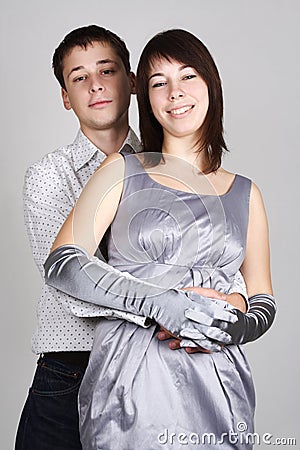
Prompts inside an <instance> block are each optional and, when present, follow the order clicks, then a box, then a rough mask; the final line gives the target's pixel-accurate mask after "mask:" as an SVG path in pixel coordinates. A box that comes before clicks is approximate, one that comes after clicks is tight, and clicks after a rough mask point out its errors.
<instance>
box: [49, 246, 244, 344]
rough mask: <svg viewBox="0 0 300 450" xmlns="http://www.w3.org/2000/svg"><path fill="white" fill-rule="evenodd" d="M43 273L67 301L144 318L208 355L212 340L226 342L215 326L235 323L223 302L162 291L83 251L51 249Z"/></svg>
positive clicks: (171, 290) (179, 292) (224, 333)
mask: <svg viewBox="0 0 300 450" xmlns="http://www.w3.org/2000/svg"><path fill="white" fill-rule="evenodd" d="M44 268H45V281H46V283H47V284H49V285H50V286H53V287H55V288H57V289H59V290H61V291H63V292H65V293H67V294H69V295H71V296H72V297H75V298H79V299H81V300H83V301H86V302H89V303H93V304H97V305H100V306H104V307H108V308H112V309H118V310H121V311H127V312H131V313H133V314H136V315H142V316H145V317H149V318H150V319H153V320H155V321H156V322H157V323H158V324H160V325H161V326H163V327H164V328H166V329H167V330H169V331H170V332H171V333H172V334H174V335H176V336H178V337H184V336H188V337H189V338H191V339H192V340H193V341H194V342H195V344H197V345H201V346H202V347H204V348H207V349H208V350H212V351H214V350H219V349H220V346H219V344H218V343H216V342H214V341H216V340H218V339H220V338H221V341H222V342H230V341H231V337H230V336H229V335H228V334H227V333H226V332H224V331H222V329H221V328H220V327H218V328H216V327H211V325H212V324H213V322H214V321H215V322H216V323H220V324H222V325H223V326H224V328H226V327H225V325H228V324H229V323H232V322H235V321H236V320H237V317H236V315H235V314H234V313H233V312H232V310H231V308H229V309H226V308H227V307H226V305H227V303H226V302H223V301H217V300H213V299H209V298H207V297H202V296H200V295H197V294H195V293H193V292H188V291H186V292H185V291H180V290H176V289H168V290H166V289H163V288H160V287H159V286H155V285H152V284H150V283H146V282H144V281H141V280H138V279H136V278H134V277H132V276H131V275H129V274H127V273H123V272H120V271H119V270H116V269H114V268H113V267H111V266H110V265H108V264H106V263H105V262H103V261H100V260H99V259H98V258H95V257H93V258H89V256H88V254H87V253H86V251H85V250H84V249H82V248H80V247H78V246H76V245H64V246H62V247H59V248H57V249H55V250H54V251H53V252H52V253H51V254H50V255H49V257H48V258H47V260H46V262H45V264H44ZM195 299H197V302H195V301H194V300H195ZM187 310H189V311H194V312H195V313H197V317H196V318H193V319H192V321H191V320H189V319H188V318H187V317H186V316H185V312H186V311H187ZM208 335H209V336H208ZM216 338H218V339H216Z"/></svg>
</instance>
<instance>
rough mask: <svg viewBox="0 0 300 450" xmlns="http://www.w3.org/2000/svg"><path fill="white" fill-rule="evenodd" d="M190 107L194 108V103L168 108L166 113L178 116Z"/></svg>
mask: <svg viewBox="0 0 300 450" xmlns="http://www.w3.org/2000/svg"><path fill="white" fill-rule="evenodd" d="M192 108H194V105H186V106H180V107H178V108H173V109H170V110H169V111H167V112H168V114H171V115H174V116H180V115H182V114H185V113H186V112H188V111H190V110H191V109H192Z"/></svg>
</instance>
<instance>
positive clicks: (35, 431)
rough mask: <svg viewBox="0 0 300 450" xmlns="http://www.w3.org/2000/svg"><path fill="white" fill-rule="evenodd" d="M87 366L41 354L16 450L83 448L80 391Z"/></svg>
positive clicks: (23, 414)
mask: <svg viewBox="0 0 300 450" xmlns="http://www.w3.org/2000/svg"><path fill="white" fill-rule="evenodd" d="M84 372H85V369H83V368H78V367H75V366H73V365H72V366H71V365H66V364H65V363H61V362H57V361H54V360H51V359H49V358H48V357H47V356H43V357H40V358H39V360H38V362H37V369H36V372H35V376H34V379H33V383H32V386H31V388H30V389H29V393H28V397H27V400H26V403H25V406H24V408H23V411H22V415H21V418H20V423H19V427H18V431H17V436H16V444H15V450H81V449H82V447H81V444H80V438H79V428H78V406H77V396H78V390H79V387H80V384H81V381H82V377H83V375H84Z"/></svg>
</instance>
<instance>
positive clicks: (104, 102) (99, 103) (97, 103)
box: [89, 99, 112, 108]
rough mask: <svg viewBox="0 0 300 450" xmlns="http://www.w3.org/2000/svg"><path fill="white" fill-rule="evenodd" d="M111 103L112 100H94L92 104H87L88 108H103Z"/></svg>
mask: <svg viewBox="0 0 300 450" xmlns="http://www.w3.org/2000/svg"><path fill="white" fill-rule="evenodd" d="M111 102H112V100H106V99H101V100H95V101H93V102H92V103H90V104H89V108H103V107H104V106H107V105H109V104H110V103H111Z"/></svg>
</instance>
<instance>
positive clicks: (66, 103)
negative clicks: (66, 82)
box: [61, 88, 72, 111]
mask: <svg viewBox="0 0 300 450" xmlns="http://www.w3.org/2000/svg"><path fill="white" fill-rule="evenodd" d="M61 96H62V100H63V104H64V107H65V108H66V109H67V110H68V111H69V110H70V109H72V106H71V103H70V100H69V96H68V93H67V91H66V90H65V89H64V88H61Z"/></svg>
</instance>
